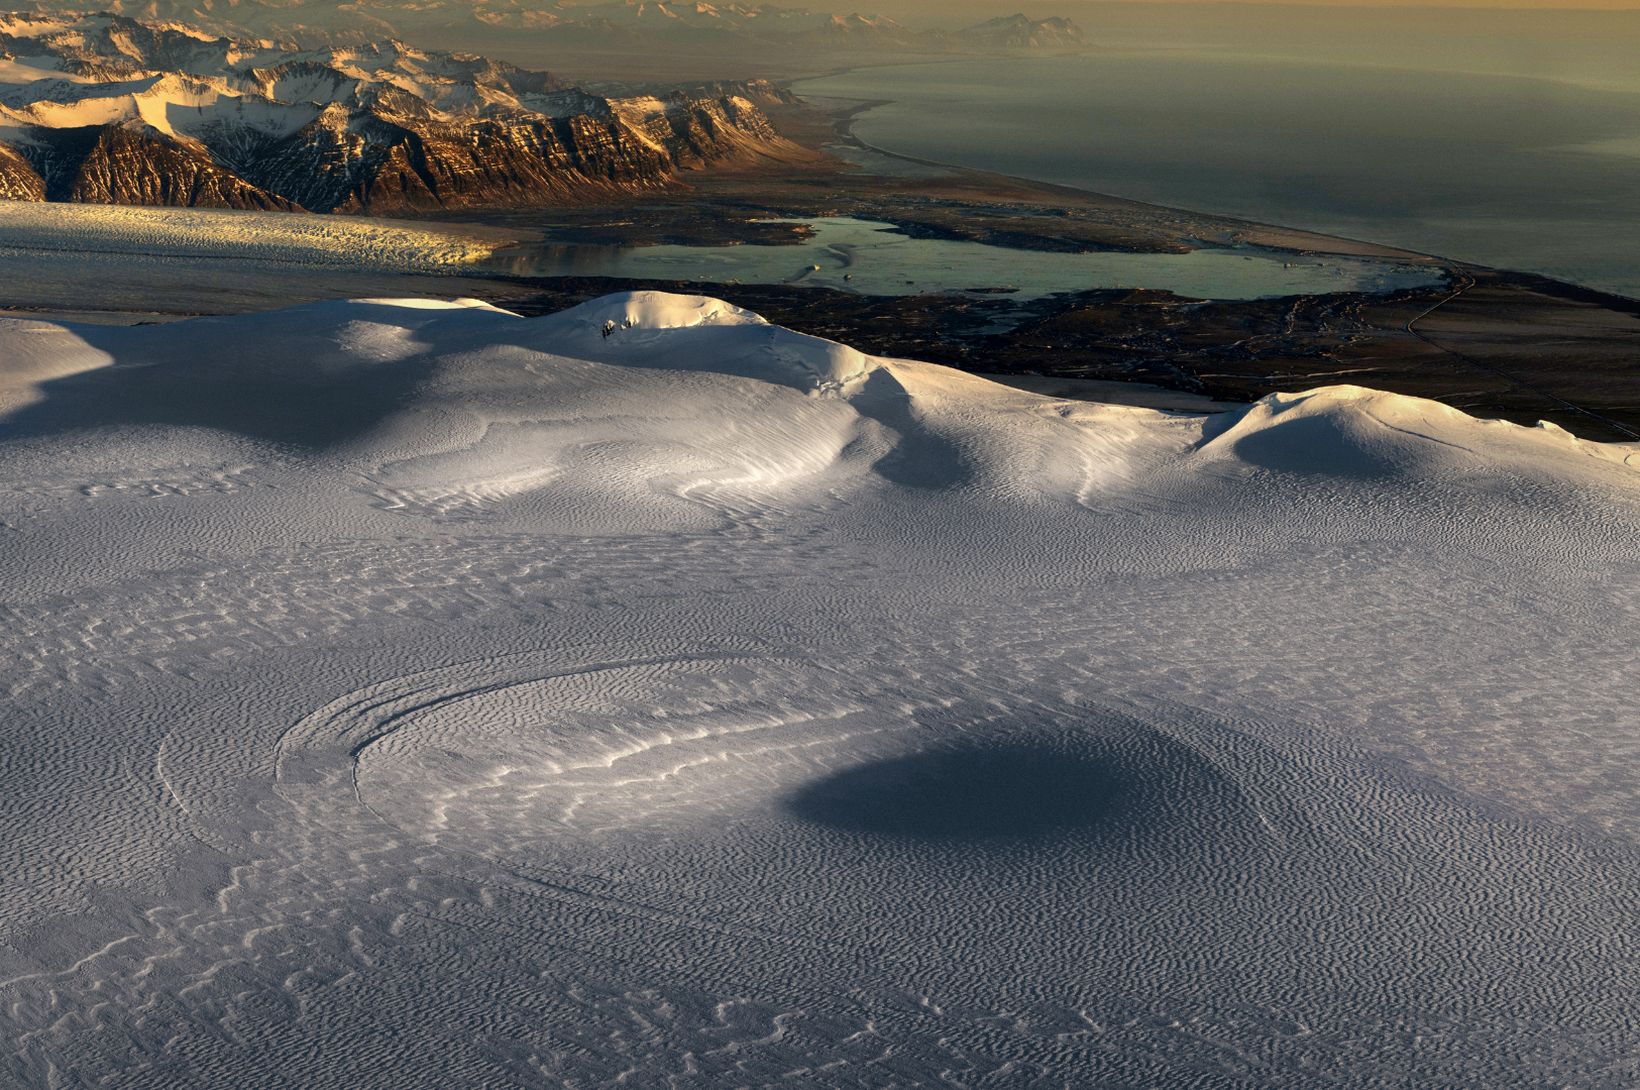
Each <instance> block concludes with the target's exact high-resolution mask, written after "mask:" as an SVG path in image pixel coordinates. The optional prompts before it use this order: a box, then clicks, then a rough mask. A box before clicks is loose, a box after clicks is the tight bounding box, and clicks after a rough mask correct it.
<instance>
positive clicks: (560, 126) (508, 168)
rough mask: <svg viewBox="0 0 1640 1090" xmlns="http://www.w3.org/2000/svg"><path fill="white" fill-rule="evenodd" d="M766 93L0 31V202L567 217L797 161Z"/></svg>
mask: <svg viewBox="0 0 1640 1090" xmlns="http://www.w3.org/2000/svg"><path fill="white" fill-rule="evenodd" d="M781 95H782V92H780V91H778V90H777V89H776V88H774V87H773V86H771V85H768V84H764V83H756V82H753V83H742V84H734V85H715V86H713V87H710V88H701V89H698V90H696V91H693V92H691V91H689V90H686V89H675V90H672V91H669V92H666V93H663V94H655V95H643V96H637V97H627V98H614V97H605V96H601V95H595V94H591V93H588V92H586V91H583V90H580V89H578V88H576V87H573V86H568V85H565V84H563V83H562V82H560V81H559V80H557V79H555V78H554V77H553V76H551V75H550V74H548V73H545V72H537V71H528V70H525V69H522V68H518V67H515V66H512V65H509V64H504V63H500V62H496V61H492V60H489V59H486V58H484V57H480V56H476V55H472V54H457V53H442V52H432V51H425V50H420V49H416V48H413V47H411V46H409V45H406V44H404V43H403V42H401V41H397V40H387V41H385V42H382V43H377V44H369V45H359V46H345V47H340V46H336V47H324V48H317V49H298V48H293V47H290V46H288V45H280V44H276V43H275V42H273V41H271V40H268V39H244V38H233V37H223V36H217V35H213V34H211V33H208V32H205V31H201V30H198V29H195V28H189V27H186V26H182V25H180V24H175V23H152V22H144V21H139V20H135V19H131V18H128V17H125V16H121V15H115V14H99V15H72V16H50V15H9V16H0V197H9V198H12V199H20V200H59V201H92V202H101V203H113V204H143V205H188V206H202V207H218V208H256V209H286V210H296V209H307V210H311V211H321V212H362V211H367V212H373V213H392V212H405V211H425V210H434V209H441V208H461V207H477V206H502V205H518V204H531V203H541V202H552V201H562V200H573V199H576V198H577V197H583V196H589V195H596V194H600V193H603V194H607V193H609V192H614V191H630V190H635V189H644V188H655V187H661V186H664V185H666V184H668V183H669V182H670V181H671V179H672V177H673V176H674V175H675V174H676V173H677V172H678V171H680V170H686V169H691V168H695V167H699V166H701V165H703V164H706V163H709V162H714V161H719V160H724V159H730V158H736V157H748V156H751V157H755V156H784V155H788V154H792V153H794V152H796V150H797V149H796V148H795V146H794V145H791V144H789V143H788V142H786V141H785V140H783V139H782V138H781V137H780V136H779V135H778V134H777V133H776V132H775V130H774V129H773V127H772V126H771V125H770V123H769V121H768V118H767V117H766V116H765V115H764V113H763V111H762V109H761V108H760V105H759V103H760V102H763V103H765V104H766V103H767V102H768V101H772V100H774V99H777V98H779V97H780V96H781Z"/></svg>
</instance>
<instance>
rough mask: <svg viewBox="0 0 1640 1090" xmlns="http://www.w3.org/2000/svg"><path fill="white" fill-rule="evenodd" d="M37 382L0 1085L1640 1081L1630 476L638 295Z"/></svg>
mask: <svg viewBox="0 0 1640 1090" xmlns="http://www.w3.org/2000/svg"><path fill="white" fill-rule="evenodd" d="M0 399H3V400H0V413H3V416H0V545H3V547H4V549H5V553H4V555H5V558H6V560H5V563H4V564H3V565H0V622H3V624H0V629H3V631H4V633H5V634H4V636H3V637H0V640H3V642H4V649H5V654H4V655H3V656H0V684H3V685H4V687H5V692H6V693H7V696H8V711H7V722H6V727H7V729H6V730H5V731H4V732H0V818H4V820H5V821H6V824H7V828H8V829H10V830H11V835H10V836H9V837H8V838H6V840H5V841H4V844H3V845H0V851H3V852H4V854H5V864H6V867H7V874H8V875H9V876H10V878H11V879H12V880H11V881H10V882H8V883H7V884H6V886H5V888H4V889H3V890H0V937H3V938H4V946H3V948H0V993H3V998H4V1002H5V1005H4V1010H5V1011H6V1017H7V1019H9V1021H10V1022H11V1024H12V1026H13V1029H14V1042H15V1047H14V1048H13V1049H11V1050H8V1051H7V1052H6V1053H5V1055H4V1056H0V1070H3V1071H4V1073H5V1074H4V1077H5V1078H6V1079H7V1080H8V1081H10V1082H15V1083H18V1084H34V1083H42V1082H48V1081H51V1080H53V1079H54V1078H57V1077H58V1076H59V1075H60V1074H61V1073H62V1072H66V1071H70V1070H72V1071H73V1072H75V1077H76V1078H79V1079H81V1080H83V1081H86V1082H98V1081H120V1082H129V1083H133V1084H140V1085H152V1086H177V1085H234V1086H246V1087H250V1086H269V1087H272V1086H280V1085H292V1084H298V1085H302V1086H306V1087H338V1088H340V1087H347V1088H350V1090H354V1088H358V1087H368V1086H382V1087H393V1088H395V1090H399V1088H404V1087H429V1088H432V1087H443V1086H450V1085H496V1086H540V1085H553V1086H556V1085H566V1086H594V1085H613V1084H617V1083H626V1084H634V1085H640V1084H641V1085H675V1086H688V1087H710V1086H721V1085H754V1086H775V1085H783V1084H786V1085H789V1084H796V1085H807V1086H837V1087H848V1086H862V1085H868V1086H876V1085H889V1084H917V1085H953V1084H958V1085H970V1086H996V1087H1005V1086H1006V1087H1012V1086H1022V1085H1023V1086H1031V1085H1044V1086H1045V1085H1192V1086H1200V1087H1211V1088H1226V1090H1230V1088H1244V1087H1252V1086H1258V1087H1292V1088H1308V1087H1310V1086H1313V1085H1314V1084H1315V1080H1316V1077H1317V1072H1327V1073H1328V1077H1331V1078H1333V1079H1334V1081H1338V1082H1340V1083H1341V1084H1344V1085H1349V1086H1352V1087H1365V1088H1379V1087H1383V1088H1388V1087H1400V1086H1405V1085H1406V1084H1407V1083H1408V1080H1409V1079H1411V1080H1412V1081H1416V1082H1419V1083H1422V1084H1428V1085H1466V1084H1467V1085H1486V1086H1489V1087H1529V1086H1537V1085H1541V1084H1543V1083H1544V1082H1546V1081H1553V1082H1555V1083H1556V1084H1560V1085H1578V1086H1600V1085H1620V1084H1623V1083H1625V1082H1627V1081H1632V1079H1630V1078H1629V1077H1628V1076H1629V1075H1630V1074H1632V1044H1633V1039H1634V1020H1633V1017H1632V1013H1631V1012H1632V1008H1633V1004H1632V1002H1631V996H1632V992H1633V979H1632V977H1633V973H1632V967H1633V965H1634V963H1635V956H1636V950H1635V944H1634V936H1635V935H1636V934H1640V927H1637V924H1640V919H1637V917H1636V909H1635V906H1636V905H1640V819H1637V817H1636V815H1637V814H1640V788H1637V787H1636V785H1635V783H1634V781H1633V777H1632V776H1630V775H1628V772H1629V770H1631V769H1632V768H1633V767H1635V765H1636V762H1637V761H1640V741H1637V739H1640V720H1637V719H1636V715H1635V709H1634V701H1633V674H1634V661H1633V655H1632V654H1631V653H1629V651H1628V649H1629V648H1632V647H1633V646H1634V645H1635V644H1636V642H1637V641H1640V589H1637V588H1640V552H1637V550H1636V542H1637V541H1640V476H1637V465H1640V449H1637V448H1635V447H1634V446H1632V445H1630V446H1620V445H1602V444H1593V443H1586V442H1582V441H1579V440H1577V439H1575V438H1573V437H1571V436H1569V435H1567V434H1565V433H1564V432H1561V431H1559V430H1557V429H1550V428H1524V427H1517V426H1514V425H1510V424H1503V423H1498V422H1494V421H1481V420H1475V419H1472V418H1470V417H1468V416H1465V415H1464V414H1462V413H1460V412H1457V411H1455V410H1452V409H1449V408H1446V407H1444V406H1441V405H1437V404H1435V403H1433V402H1427V401H1421V400H1418V399H1415V398H1407V397H1400V396H1396V395H1393V394H1387V393H1382V392H1377V391H1370V390H1364V389H1360V388H1356V387H1333V388H1326V389H1321V390H1313V391H1309V392H1306V393H1303V394H1294V395H1285V394H1284V395H1277V396H1273V397H1271V398H1267V399H1265V400H1264V401H1261V402H1259V403H1258V404H1256V405H1252V406H1249V407H1247V408H1246V409H1244V410H1241V411H1238V412H1233V413H1227V414H1223V415H1221V416H1217V417H1212V416H1201V415H1192V414H1176V413H1162V412H1155V411H1150V410H1144V409H1135V408H1125V407H1116V406H1105V405H1097V404H1088V403H1080V402H1068V401H1062V400H1056V399H1051V398H1045V397H1039V396H1035V395H1031V394H1026V393H1022V392H1020V391H1017V390H1013V389H1010V388H1007V387H1003V386H999V385H997V384H994V383H991V382H988V381H985V380H983V379H980V378H976V377H974V376H971V375H965V374H960V373H957V372H954V371H951V370H948V369H946V368H941V367H935V366H931V365H928V364H922V363H916V362H912V361H906V360H897V359H884V358H879V357H874V356H871V355H868V354H865V353H861V352H858V351H856V350H854V349H851V348H849V347H847V346H844V345H839V344H835V343H833V342H830V341H826V340H823V339H820V338H815V337H809V336H804V335H802V334H800V333H797V332H793V331H790V330H786V329H782V328H780V327H778V326H774V325H771V324H770V323H768V322H766V321H764V320H763V319H761V318H759V317H758V316H757V315H755V314H751V313H749V312H747V311H745V310H741V309H739V308H736V307H734V306H732V305H730V304H728V303H725V302H722V301H720V300H714V299H707V298H698V297H684V296H673V295H664V294H653V293H630V294H622V295H615V296H610V297H607V298H604V299H599V300H594V301H592V302H590V303H587V304H586V305H584V306H582V307H578V308H576V309H574V310H570V311H567V312H565V313H563V314H559V315H554V316H550V317H544V318H535V319H525V318H522V317H519V316H517V315H514V314H510V313H508V312H506V311H503V310H498V309H496V308H494V307H491V306H488V305H486V304H484V303H481V302H479V301H476V300H453V301H424V300H423V301H416V300H361V301H353V302H331V303H323V304H317V305H313V306H307V307H300V308H296V309H293V310H287V311H283V312H278V313H273V314H253V315H244V316H238V317H229V318H208V319H199V320H194V321H188V322H180V323H176V324H173V325H166V326H147V327H137V328H125V329H116V328H105V327H91V326H72V327H70V326H62V325H56V324H51V323H44V322H30V321H13V320H6V321H0Z"/></svg>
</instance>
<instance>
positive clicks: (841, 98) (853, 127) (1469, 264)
mask: <svg viewBox="0 0 1640 1090" xmlns="http://www.w3.org/2000/svg"><path fill="white" fill-rule="evenodd" d="M1096 56H1098V51H1082V52H1077V53H1055V54H1048V55H1043V56H1032V55H1014V56H1008V57H991V58H986V59H987V61H989V62H995V63H1001V62H1007V63H1010V64H1015V63H1019V64H1025V63H1036V62H1041V61H1051V60H1056V59H1067V58H1081V59H1088V58H1092V57H1096ZM1243 59H1252V58H1243ZM953 63H958V62H955V61H952V60H946V59H930V60H927V61H919V62H912V63H882V64H879V63H869V64H857V65H849V66H845V67H841V68H837V69H833V70H831V71H828V72H827V73H825V74H824V75H820V76H804V77H801V78H797V79H793V80H789V81H784V83H783V85H784V86H785V87H786V88H787V89H788V90H789V91H790V92H791V93H792V94H794V95H796V96H798V97H799V98H801V99H803V100H804V101H809V102H811V103H812V104H814V105H815V106H816V108H818V109H830V110H831V112H832V113H833V114H834V116H835V117H836V127H837V134H838V141H839V143H840V144H843V145H846V146H849V147H852V148H856V149H859V150H861V151H864V152H868V153H870V154H872V155H877V156H881V157H884V158H889V159H894V160H898V161H901V162H905V163H911V164H916V165H918V166H923V167H928V168H940V169H945V170H949V171H963V172H969V173H972V174H974V175H976V176H991V175H994V176H998V177H1006V178H1010V179H1012V180H1014V181H1018V182H1021V183H1028V184H1031V185H1035V186H1038V187H1041V188H1042V189H1043V190H1044V191H1059V192H1063V193H1066V194H1076V195H1081V196H1085V197H1096V198H1100V199H1104V200H1108V201H1113V202H1125V203H1129V204H1133V205H1140V206H1145V207H1149V208H1153V209H1157V210H1161V211H1166V212H1170V213H1174V214H1177V215H1179V216H1183V217H1192V218H1198V219H1203V220H1212V221H1217V222H1223V223H1235V224H1238V225H1240V227H1241V228H1242V229H1243V230H1244V231H1245V232H1246V234H1245V236H1244V237H1245V241H1246V242H1248V243H1250V244H1254V245H1263V246H1268V247H1270V248H1273V249H1291V250H1294V251H1297V252H1316V253H1323V252H1329V253H1356V254H1362V255H1371V256H1394V257H1398V258H1402V259H1414V258H1415V259H1420V260H1427V261H1432V262H1436V263H1439V264H1441V265H1443V266H1446V267H1451V268H1466V269H1472V270H1490V271H1495V272H1519V273H1521V274H1522V275H1529V276H1533V277H1538V278H1542V279H1545V280H1551V281H1554V282H1556V283H1558V284H1562V285H1565V286H1566V287H1568V288H1575V289H1578V290H1581V291H1587V292H1592V293H1595V294H1597V295H1599V296H1602V297H1605V298H1610V299H1618V300H1623V301H1625V302H1630V303H1632V302H1640V292H1633V293H1625V292H1624V291H1622V290H1617V289H1614V288H1611V287H1607V286H1603V285H1602V284H1601V283H1600V282H1599V281H1600V280H1601V276H1600V274H1599V273H1598V272H1596V271H1593V270H1591V271H1590V272H1589V275H1588V278H1578V277H1575V276H1569V275H1567V274H1565V273H1557V272H1555V271H1550V270H1546V269H1542V268H1532V267H1530V266H1529V265H1527V266H1521V265H1516V264H1511V263H1509V262H1498V261H1487V260H1480V259H1477V258H1473V257H1461V256H1452V252H1451V251H1447V250H1443V249H1441V248H1438V247H1427V248H1426V247H1421V246H1419V245H1417V244H1416V243H1412V244H1407V243H1401V242H1384V241H1378V240H1377V239H1376V238H1375V237H1374V236H1372V235H1371V234H1369V233H1359V234H1358V233H1353V232H1346V231H1337V230H1334V229H1331V228H1328V227H1325V226H1315V227H1304V226H1294V225H1292V224H1290V223H1285V222H1283V221H1282V218H1281V217H1280V216H1279V215H1271V216H1264V215H1261V214H1259V213H1257V212H1252V213H1247V212H1229V211H1225V212H1221V211H1210V210H1204V209H1203V208H1201V207H1199V206H1192V205H1190V204H1188V203H1166V202H1158V201H1156V200H1154V199H1151V198H1146V197H1136V196H1128V195H1124V194H1123V193H1120V192H1116V191H1111V190H1108V189H1102V188H1096V187H1093V186H1089V185H1079V184H1075V183H1070V182H1065V181H1057V180H1049V179H1047V178H1043V177H1040V176H1035V175H1028V174H999V173H998V172H996V171H993V170H991V169H990V168H987V167H983V166H979V165H976V164H972V163H962V162H951V161H948V160H940V159H935V158H928V157H924V156H919V155H914V154H912V153H910V152H907V151H899V150H895V149H893V148H890V147H887V146H884V145H883V144H879V143H876V142H874V141H872V140H868V139H867V138H865V137H864V136H862V135H861V133H860V131H859V130H860V127H861V123H862V122H863V121H864V120H865V119H866V118H867V117H868V116H869V115H870V114H872V113H873V112H876V111H878V110H880V109H882V108H884V107H889V106H893V105H896V104H898V103H900V102H902V101H904V100H903V99H902V98H897V97H887V96H881V95H879V96H876V97H870V98H862V97H855V96H852V95H843V94H832V93H825V92H821V91H815V90H808V89H804V90H799V88H800V87H804V88H807V87H809V86H811V85H812V84H814V83H816V82H819V81H822V80H827V79H833V78H836V77H840V76H847V75H850V74H853V73H860V72H871V71H877V70H882V69H894V70H899V69H912V68H924V67H932V66H938V65H949V64H953ZM1375 67H1377V66H1375ZM1475 75H1477V76H1485V75H1487V74H1486V73H1475ZM1546 82H1554V81H1546ZM839 103H846V104H847V107H846V109H845V108H839V107H835V106H832V105H830V104H839ZM1322 240H1325V241H1322ZM1608 279H1609V277H1608Z"/></svg>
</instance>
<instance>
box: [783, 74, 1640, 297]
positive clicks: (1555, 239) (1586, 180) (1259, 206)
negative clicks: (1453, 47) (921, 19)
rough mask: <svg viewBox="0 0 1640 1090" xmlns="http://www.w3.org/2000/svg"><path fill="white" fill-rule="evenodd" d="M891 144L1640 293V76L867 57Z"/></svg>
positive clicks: (860, 132)
mask: <svg viewBox="0 0 1640 1090" xmlns="http://www.w3.org/2000/svg"><path fill="white" fill-rule="evenodd" d="M795 89H796V90H797V92H798V93H799V94H801V95H803V96H805V97H807V98H810V99H812V100H826V101H833V100H839V99H841V100H853V101H859V102H875V103H878V105H875V106H872V107H871V108H870V109H868V110H866V111H865V112H864V113H863V114H862V115H860V116H859V117H858V118H857V120H856V122H855V125H854V134H855V135H856V136H857V137H858V138H859V139H861V140H863V141H864V142H866V143H867V144H870V145H872V146H874V147H877V148H880V149H882V150H885V151H889V152H894V153H897V154H900V155H906V156H912V157H916V158H921V159H928V160H932V161H935V162H939V163H948V164H954V165H959V166H965V167H973V168H978V169H982V170H991V171H998V172H1001V173H1005V174H1009V175H1014V176H1017V177H1025V178H1032V179H1036V180H1039V181H1045V182H1054V183H1058V184H1062V185H1070V186H1076V187H1078V188H1082V189H1087V190H1092V191H1094V192H1099V193H1107V194H1113V195H1116V196H1121V197H1128V198H1133V199H1136V200H1141V201H1146V202H1151V203H1155V204H1162V205H1168V206H1172V207H1178V208H1185V209H1190V210H1194V211H1200V212H1210V213H1216V214H1224V215H1232V216H1239V217H1245V218H1248V219H1252V220H1257V221H1260V222H1264V223H1272V224H1280V225H1283V226H1290V227H1299V228H1305V229H1308V230H1314V231H1321V232H1325V233H1329V234H1335V235H1341V236H1344V237H1348V238H1357V239H1364V240H1367V241H1372V242H1380V243H1386V244H1391V245H1395V246H1400V247H1404V248H1407V249H1412V250H1416V251H1419V252H1422V253H1429V254H1436V255H1439V256H1442V257H1446V258H1452V259H1456V260H1462V261H1470V262H1475V263H1479V264H1483V265H1490V266H1495V267H1502V268H1510V269H1517V270H1522V271H1528V272H1535V273H1541V274H1544V275H1547V276H1551V277H1554V278H1556V279H1560V280H1565V281H1569V282H1572V283H1576V284H1580V285H1584V286H1587V287H1592V288H1596V289H1599V290H1603V291H1607V292H1612V293H1615V294H1621V295H1627V296H1631V297H1635V298H1640V90H1636V89H1632V88H1627V87H1611V86H1599V85H1593V84H1588V83H1579V82H1572V81H1568V80H1561V79H1545V78H1537V77H1525V76H1518V75H1501V74H1491V73H1477V72H1461V71H1455V72H1439V71H1431V70H1428V69H1404V68H1395V67H1389V66H1377V65H1362V64H1340V63H1332V62H1325V63H1310V62H1306V61H1305V60H1302V59H1294V58H1286V57H1260V56H1223V55H1217V54H1212V53H1207V54H1202V53H1192V52H1187V51H1179V52H1173V51H1168V50H1158V49H1145V50H1130V51H1124V50H1105V51H1100V52H1096V53H1092V54H1089V55H1084V56H1056V57H1040V58H1025V59H1006V60H964V61H954V62H941V63H932V64H915V65H900V66H888V67H872V68H859V69H855V70H852V71H848V72H843V73H840V74H835V75H830V76H826V77H823V78H819V79H812V80H806V81H802V82H800V83H798V84H797V85H796V88H795Z"/></svg>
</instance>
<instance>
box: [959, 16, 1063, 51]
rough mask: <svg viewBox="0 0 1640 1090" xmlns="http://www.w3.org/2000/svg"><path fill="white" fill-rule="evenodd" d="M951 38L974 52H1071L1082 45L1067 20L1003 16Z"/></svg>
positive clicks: (961, 31)
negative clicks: (1069, 50) (1031, 50)
mask: <svg viewBox="0 0 1640 1090" xmlns="http://www.w3.org/2000/svg"><path fill="white" fill-rule="evenodd" d="M952 39H953V40H954V41H956V42H958V43H961V44H962V45H965V46H970V47H973V48H976V49H1005V50H1011V49H1075V48H1076V47H1078V46H1080V45H1082V44H1083V41H1084V40H1083V37H1082V31H1081V29H1080V28H1079V27H1078V26H1077V25H1076V24H1075V23H1073V22H1071V21H1070V20H1069V19H1062V18H1055V19H1032V18H1031V17H1029V16H1027V15H1022V14H1016V15H1005V16H1002V17H1001V18H998V19H990V20H987V21H986V22H983V23H980V24H979V25H977V26H971V27H969V28H967V29H966V30H960V31H958V32H957V33H956V34H954V35H952Z"/></svg>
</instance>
